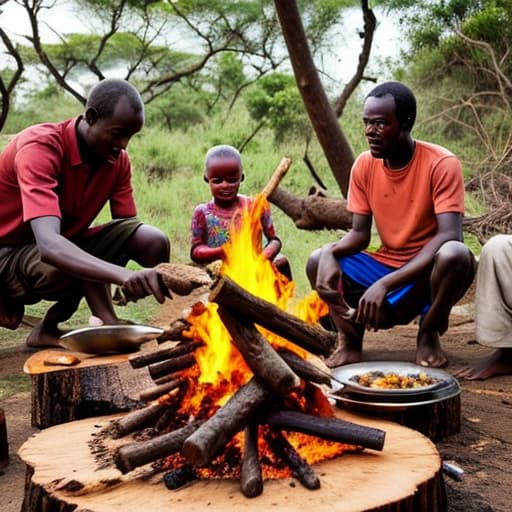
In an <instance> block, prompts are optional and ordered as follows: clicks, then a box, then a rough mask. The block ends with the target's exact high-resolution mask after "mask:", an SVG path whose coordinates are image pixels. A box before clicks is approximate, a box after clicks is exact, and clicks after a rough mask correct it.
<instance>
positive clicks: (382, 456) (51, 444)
mask: <svg viewBox="0 0 512 512" xmlns="http://www.w3.org/2000/svg"><path fill="white" fill-rule="evenodd" d="M336 414H337V416H338V417H339V418H340V419H343V420H347V421H351V422H355V423H359V424H361V425H366V426H369V427H372V428H379V429H382V430H384V431H385V432H386V443H385V446H384V450H383V451H382V452H373V451H372V452H371V454H370V453H365V452H362V453H346V454H344V455H342V456H341V457H338V458H335V459H333V460H330V461H325V462H322V463H319V464H314V465H313V466H312V467H313V469H314V470H315V471H316V472H317V474H318V475H319V477H320V488H319V489H317V490H314V491H310V490H308V489H305V488H304V487H303V486H301V485H296V484H295V480H294V479H293V478H284V479H278V480H267V481H265V482H264V489H263V493H262V494H261V495H260V496H258V498H256V499H255V500H253V501H251V502H250V503H249V502H248V499H247V498H246V497H245V496H244V495H243V494H242V492H241V491H240V489H239V481H238V480H217V479H216V480H198V481H197V482H196V483H191V484H189V485H188V486H184V487H182V488H181V489H179V490H177V491H169V490H168V489H166V487H165V485H164V484H163V483H160V484H156V485H155V481H154V479H153V480H152V481H148V479H147V478H144V476H147V473H148V471H149V467H148V466H142V467H141V468H138V469H136V470H134V471H132V472H130V473H128V474H126V475H122V474H121V472H120V471H119V470H118V469H117V468H115V466H114V465H113V464H110V465H109V466H106V465H105V464H103V465H101V463H100V461H98V453H91V452H92V451H93V450H92V448H91V442H93V440H94V439H96V438H97V436H98V433H99V432H100V431H101V429H102V428H104V427H106V426H108V425H109V423H110V421H111V418H109V417H103V418H89V419H86V420H81V421H74V422H71V423H66V424H64V425H58V426H55V427H52V428H49V429H46V430H43V431H41V432H39V433H38V434H36V435H34V436H32V437H31V438H30V439H28V440H27V441H26V442H25V444H24V445H23V446H22V447H21V449H20V451H19V455H20V457H21V459H22V460H23V461H24V462H25V463H26V464H27V478H26V484H25V499H24V503H23V507H22V512H72V511H74V512H78V511H80V512H83V511H86V510H87V511H89V512H121V511H122V512H132V511H140V510H173V511H174V512H180V511H187V512H199V511H204V510H208V511H210V512H217V511H219V512H220V511H222V512H224V511H225V510H248V509H249V508H250V509H251V510H279V511H284V512H295V511H296V510H301V509H305V508H309V509H311V510H315V511H316V512H349V511H354V510H358V511H370V510H371V511H377V510H378V511H379V512H436V511H439V512H440V511H444V510H446V508H447V504H446V496H445V492H444V483H443V478H442V466H441V458H440V456H439V453H438V451H437V449H436V447H435V445H434V444H433V443H432V442H431V441H430V440H429V439H427V438H426V437H425V436H423V435H422V434H420V433H418V432H416V431H414V430H412V429H409V428H406V427H403V426H401V425H398V424H396V423H393V422H389V421H386V420H381V419H370V418H364V417H361V416H357V415H354V414H351V413H350V412H347V411H342V410H337V411H336ZM104 441H107V439H105V440H104ZM112 443H114V441H112ZM114 446H115V445H113V446H112V447H110V448H108V449H113V448H114ZM100 466H101V467H100ZM93 491H94V492H93ZM253 507H254V508H253Z"/></svg>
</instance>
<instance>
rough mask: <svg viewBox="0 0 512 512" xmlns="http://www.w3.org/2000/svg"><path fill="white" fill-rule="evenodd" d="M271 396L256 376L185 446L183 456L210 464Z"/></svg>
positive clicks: (190, 438)
mask: <svg viewBox="0 0 512 512" xmlns="http://www.w3.org/2000/svg"><path fill="white" fill-rule="evenodd" d="M270 396H271V393H270V391H269V390H267V388H266V387H264V386H263V384H260V382H259V381H258V380H257V379H256V378H255V377H253V378H252V379H251V380H250V381H249V382H248V383H247V384H245V385H244V386H242V387H240V388H239V389H238V391H237V392H236V393H235V394H234V395H233V396H232V397H231V398H230V399H229V400H228V401H227V402H226V403H225V404H224V405H223V406H222V407H221V408H220V409H219V410H218V411H217V412H216V413H215V414H214V415H213V416H211V417H210V418H209V419H208V420H207V421H206V422H205V423H203V424H202V425H201V426H200V427H199V428H198V429H197V430H196V431H195V432H194V433H193V434H192V435H191V436H190V437H189V438H188V439H187V440H186V441H185V442H184V443H183V450H182V455H183V456H184V457H185V458H186V459H187V460H188V461H189V462H191V463H192V464H195V465H197V466H205V465H206V464H208V463H209V462H210V461H211V460H212V459H213V458H214V457H216V456H217V455H218V454H219V453H220V452H221V451H222V448H223V447H224V446H225V445H226V443H227V442H228V441H229V440H230V439H231V438H232V437H233V436H234V435H235V434H236V433H237V432H240V430H242V429H243V428H245V426H246V425H247V423H248V422H249V419H250V417H251V416H252V415H253V414H254V412H255V411H256V410H257V409H258V408H259V407H260V406H261V405H262V404H263V403H264V402H265V401H266V400H268V399H269V398H270Z"/></svg>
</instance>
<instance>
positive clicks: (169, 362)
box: [148, 354, 196, 379]
mask: <svg viewBox="0 0 512 512" xmlns="http://www.w3.org/2000/svg"><path fill="white" fill-rule="evenodd" d="M194 364H196V358H195V357H194V354H184V355H182V356H177V357H172V358H171V359H166V360H165V361H160V362H159V363H153V364H150V365H149V366H148V371H149V374H150V375H151V377H152V378H153V379H158V378H160V377H162V376H164V375H165V374H167V373H171V372H176V371H179V370H184V369H185V368H190V367H191V366H193V365H194Z"/></svg>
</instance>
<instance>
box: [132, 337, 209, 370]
mask: <svg viewBox="0 0 512 512" xmlns="http://www.w3.org/2000/svg"><path fill="white" fill-rule="evenodd" d="M201 345H203V342H202V341H192V340H190V341H187V342H183V343H180V344H179V345H176V346H175V347H170V348H164V349H159V350H153V351H148V352H143V353H142V354H137V355H134V356H130V357H129V358H128V361H129V362H130V364H131V366H132V368H142V367H143V366H148V365H150V364H152V363H157V362H160V361H165V360H166V359H172V358H173V357H179V356H182V355H184V354H190V352H193V351H194V350H195V349H196V348H198V347H200V346H201Z"/></svg>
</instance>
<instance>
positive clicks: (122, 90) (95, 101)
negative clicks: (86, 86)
mask: <svg viewBox="0 0 512 512" xmlns="http://www.w3.org/2000/svg"><path fill="white" fill-rule="evenodd" d="M123 96H124V97H125V98H127V99H128V101H129V103H130V106H131V107H132V109H133V111H134V112H135V113H139V112H143V111H144V103H143V101H142V98H141V96H140V94H139V91H138V90H137V89H136V88H135V87H134V86H133V85H132V84H131V83H130V82H128V81H127V80H122V79H120V78H105V79H104V80H102V81H101V82H98V83H97V84H96V85H95V86H94V87H93V88H92V89H91V91H90V92H89V96H88V97H87V103H86V105H85V107H86V108H93V109H94V110H96V112H97V114H98V117H100V118H110V117H112V116H113V115H114V110H115V108H116V105H117V104H118V103H119V100H120V99H121V98H122V97H123Z"/></svg>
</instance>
